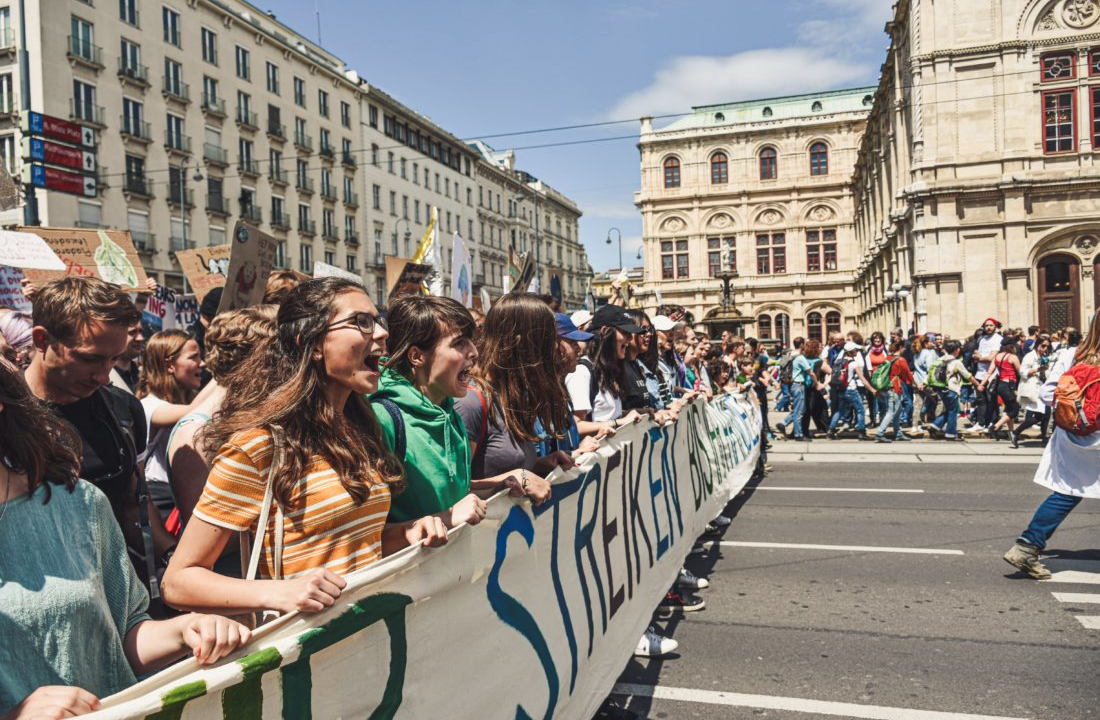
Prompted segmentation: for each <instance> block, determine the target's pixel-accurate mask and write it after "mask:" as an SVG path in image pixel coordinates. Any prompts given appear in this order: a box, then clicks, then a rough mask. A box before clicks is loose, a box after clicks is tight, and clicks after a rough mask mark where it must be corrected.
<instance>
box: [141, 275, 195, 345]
mask: <svg viewBox="0 0 1100 720" xmlns="http://www.w3.org/2000/svg"><path fill="white" fill-rule="evenodd" d="M198 319H199V301H198V299H197V298H196V297H195V296H194V295H184V294H182V293H177V292H176V291H175V290H173V289H171V288H167V287H164V286H163V285H158V286H157V291H156V292H155V293H153V294H152V295H150V296H149V298H148V299H147V300H146V301H145V312H144V313H142V316H141V326H142V329H143V330H144V331H145V334H146V335H151V334H152V333H155V332H159V331H161V330H188V329H190V327H191V326H192V325H194V324H195V323H196V322H197V321H198Z"/></svg>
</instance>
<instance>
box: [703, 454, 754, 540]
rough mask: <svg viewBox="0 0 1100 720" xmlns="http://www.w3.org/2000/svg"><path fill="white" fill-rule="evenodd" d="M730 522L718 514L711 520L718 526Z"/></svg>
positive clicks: (725, 525)
mask: <svg viewBox="0 0 1100 720" xmlns="http://www.w3.org/2000/svg"><path fill="white" fill-rule="evenodd" d="M764 465H765V466H767V463H764ZM731 522H733V520H730V519H729V518H728V517H726V516H725V515H719V516H718V517H716V518H714V519H713V520H711V523H713V524H715V525H717V526H718V527H727V526H728V525H729V524H730V523H731Z"/></svg>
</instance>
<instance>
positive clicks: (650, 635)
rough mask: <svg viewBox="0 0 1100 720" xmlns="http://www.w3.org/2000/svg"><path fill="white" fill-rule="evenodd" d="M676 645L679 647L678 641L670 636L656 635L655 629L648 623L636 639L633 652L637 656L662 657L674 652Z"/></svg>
mask: <svg viewBox="0 0 1100 720" xmlns="http://www.w3.org/2000/svg"><path fill="white" fill-rule="evenodd" d="M678 647H680V643H678V642H676V641H675V640H673V639H672V638H666V637H662V636H660V635H658V634H657V631H656V630H654V629H653V626H652V625H650V626H649V627H648V628H646V631H645V634H644V635H642V639H641V640H639V641H638V646H637V647H636V648H634V654H635V655H637V656H638V657H651V658H655V657H664V656H665V655H669V654H671V653H674V652H676V648H678Z"/></svg>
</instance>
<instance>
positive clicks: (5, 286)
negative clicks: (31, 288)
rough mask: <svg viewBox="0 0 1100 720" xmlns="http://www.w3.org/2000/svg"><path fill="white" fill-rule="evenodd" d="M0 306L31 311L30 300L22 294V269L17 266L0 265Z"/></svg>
mask: <svg viewBox="0 0 1100 720" xmlns="http://www.w3.org/2000/svg"><path fill="white" fill-rule="evenodd" d="M0 307H9V308H11V309H12V310H19V311H20V312H28V313H29V312H30V311H31V301H30V300H28V299H27V296H26V295H24V294H23V271H22V270H20V269H19V268H13V267H7V266H6V265H0Z"/></svg>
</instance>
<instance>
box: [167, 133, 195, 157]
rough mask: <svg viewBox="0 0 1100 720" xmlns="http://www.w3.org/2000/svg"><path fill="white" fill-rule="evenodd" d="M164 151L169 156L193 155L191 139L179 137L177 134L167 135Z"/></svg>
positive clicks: (184, 136)
mask: <svg viewBox="0 0 1100 720" xmlns="http://www.w3.org/2000/svg"><path fill="white" fill-rule="evenodd" d="M164 149H165V150H167V151H168V153H169V154H175V155H184V156H186V155H190V154H191V138H190V137H188V136H187V135H177V134H175V133H165V136H164Z"/></svg>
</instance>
